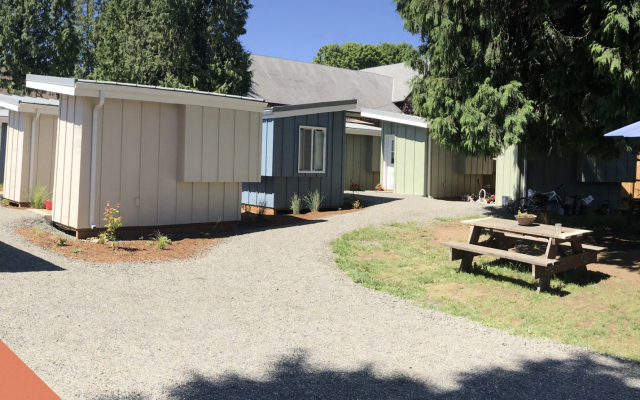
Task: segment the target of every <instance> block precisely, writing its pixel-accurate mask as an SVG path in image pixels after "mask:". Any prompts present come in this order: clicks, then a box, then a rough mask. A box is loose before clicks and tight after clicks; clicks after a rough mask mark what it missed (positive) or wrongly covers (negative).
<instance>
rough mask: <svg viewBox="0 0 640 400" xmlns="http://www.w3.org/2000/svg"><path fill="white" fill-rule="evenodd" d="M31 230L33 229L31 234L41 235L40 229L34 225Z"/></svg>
mask: <svg viewBox="0 0 640 400" xmlns="http://www.w3.org/2000/svg"><path fill="white" fill-rule="evenodd" d="M31 230H32V231H33V234H34V235H36V236H37V237H40V236H42V229H40V228H38V227H36V226H34V227H33V228H31Z"/></svg>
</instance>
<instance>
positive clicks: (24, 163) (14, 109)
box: [0, 94, 58, 204]
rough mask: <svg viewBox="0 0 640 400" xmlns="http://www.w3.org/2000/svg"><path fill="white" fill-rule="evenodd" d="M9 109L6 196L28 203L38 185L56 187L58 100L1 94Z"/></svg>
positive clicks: (1, 103) (5, 155)
mask: <svg viewBox="0 0 640 400" xmlns="http://www.w3.org/2000/svg"><path fill="white" fill-rule="evenodd" d="M0 107H2V108H4V109H6V110H8V111H9V112H8V116H7V133H6V144H5V147H6V151H5V154H4V180H3V197H4V198H5V199H8V200H9V201H12V202H15V203H20V204H23V203H27V202H28V201H29V193H30V191H31V190H33V189H34V188H35V187H36V186H45V187H46V188H47V189H48V190H49V191H51V190H52V188H53V164H54V159H55V154H54V150H53V145H54V144H55V142H56V127H57V123H58V101H57V100H52V99H43V98H36V97H24V96H13V95H8V94H0Z"/></svg>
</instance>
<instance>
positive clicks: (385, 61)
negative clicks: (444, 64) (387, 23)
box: [313, 42, 415, 70]
mask: <svg viewBox="0 0 640 400" xmlns="http://www.w3.org/2000/svg"><path fill="white" fill-rule="evenodd" d="M414 51H415V49H414V48H413V46H411V45H410V44H408V43H404V42H403V43H399V44H394V43H380V44H375V45H374V44H360V43H354V42H346V43H343V44H341V45H339V44H337V43H332V44H329V45H326V46H322V47H321V48H320V50H319V51H318V55H317V56H316V57H313V63H314V64H323V65H330V66H332V67H339V68H348V69H355V70H358V69H364V68H373V67H379V66H381V65H389V64H397V63H401V62H405V61H407V60H409V59H410V56H411V54H412V53H413V52H414Z"/></svg>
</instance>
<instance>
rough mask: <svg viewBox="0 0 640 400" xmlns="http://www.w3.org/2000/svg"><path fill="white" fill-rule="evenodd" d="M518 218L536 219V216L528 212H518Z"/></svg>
mask: <svg viewBox="0 0 640 400" xmlns="http://www.w3.org/2000/svg"><path fill="white" fill-rule="evenodd" d="M518 218H536V215H534V214H529V213H528V212H526V211H525V212H522V210H518Z"/></svg>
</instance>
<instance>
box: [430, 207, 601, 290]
mask: <svg viewBox="0 0 640 400" xmlns="http://www.w3.org/2000/svg"><path fill="white" fill-rule="evenodd" d="M462 224H464V225H469V226H470V232H469V240H468V241H467V243H462V242H444V243H441V244H442V245H443V246H446V247H449V248H450V252H449V260H450V261H455V260H462V261H461V262H460V269H459V271H460V272H469V271H470V269H471V266H472V265H473V258H474V257H475V256H478V255H481V254H485V255H490V256H494V257H499V258H502V259H507V260H512V261H517V262H521V263H525V264H531V269H532V274H533V279H538V293H540V291H542V290H545V289H547V288H548V287H549V283H550V282H551V278H552V277H553V275H555V274H557V273H560V272H563V271H568V270H570V269H578V270H583V271H585V272H586V271H587V264H591V263H595V262H597V261H598V253H600V252H602V251H604V250H606V248H605V247H599V246H592V245H586V244H583V243H582V239H583V238H584V237H585V236H587V235H590V234H591V233H593V232H592V231H588V230H584V229H574V228H566V227H562V230H561V232H560V233H556V227H555V226H553V225H541V224H533V225H531V226H521V225H519V224H518V222H517V221H512V220H507V219H500V218H492V217H489V218H481V219H473V220H467V221H462ZM483 229H485V230H488V231H489V233H490V236H489V239H488V240H486V241H484V242H482V243H478V242H479V240H480V234H481V233H482V230H483ZM516 240H524V241H532V242H539V243H546V244H547V248H546V252H545V254H544V256H534V255H529V254H522V253H516V252H513V251H509V249H512V248H514V247H515V241H516ZM565 250H571V254H567V253H566V252H565Z"/></svg>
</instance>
